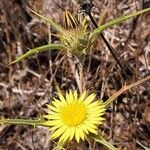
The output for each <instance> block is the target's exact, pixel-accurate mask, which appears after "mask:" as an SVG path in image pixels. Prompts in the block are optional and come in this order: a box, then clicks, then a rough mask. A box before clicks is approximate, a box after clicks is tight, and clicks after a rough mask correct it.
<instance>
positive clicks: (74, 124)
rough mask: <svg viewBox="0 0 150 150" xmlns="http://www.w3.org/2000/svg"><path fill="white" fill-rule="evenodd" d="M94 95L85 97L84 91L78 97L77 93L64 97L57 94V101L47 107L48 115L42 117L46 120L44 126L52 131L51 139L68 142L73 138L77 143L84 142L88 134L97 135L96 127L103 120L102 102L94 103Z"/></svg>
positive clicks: (103, 106)
mask: <svg viewBox="0 0 150 150" xmlns="http://www.w3.org/2000/svg"><path fill="white" fill-rule="evenodd" d="M95 96H96V95H95V94H94V93H93V94H91V95H89V96H87V92H86V91H84V92H83V94H82V95H81V96H79V97H78V94H77V91H74V92H72V91H69V92H66V95H65V97H64V96H63V95H62V93H61V92H58V97H59V99H55V98H54V100H53V101H52V104H50V105H48V114H47V115H45V116H43V117H44V118H46V119H48V120H47V121H45V123H44V124H45V125H46V126H49V127H50V130H51V131H54V133H53V134H52V136H51V138H52V139H56V138H59V142H67V141H68V142H69V141H71V140H72V139H73V138H75V140H76V141H77V142H79V141H80V140H81V139H82V140H84V139H85V137H86V135H88V134H89V133H94V134H97V126H98V125H100V124H102V121H103V120H105V119H104V118H103V117H102V116H103V115H104V113H105V105H104V104H103V102H100V101H94V99H95Z"/></svg>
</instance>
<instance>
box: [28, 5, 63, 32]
mask: <svg viewBox="0 0 150 150" xmlns="http://www.w3.org/2000/svg"><path fill="white" fill-rule="evenodd" d="M29 9H30V8H29ZM30 11H31V12H32V13H34V14H35V15H36V16H38V17H39V18H41V19H43V20H45V21H46V22H48V23H49V24H50V25H52V26H53V27H54V28H55V29H56V30H57V31H58V32H61V33H62V31H63V28H62V27H61V26H60V25H58V24H57V23H55V22H54V21H53V20H52V19H50V18H47V17H44V16H43V15H41V14H39V13H37V12H35V11H34V10H32V9H30Z"/></svg>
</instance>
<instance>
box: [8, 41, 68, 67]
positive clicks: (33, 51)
mask: <svg viewBox="0 0 150 150" xmlns="http://www.w3.org/2000/svg"><path fill="white" fill-rule="evenodd" d="M50 49H51V50H56V49H57V50H65V51H67V48H66V47H65V46H63V45H61V44H48V45H44V46H40V47H37V48H33V49H30V50H29V51H28V52H26V53H25V54H23V55H21V56H19V57H18V58H17V59H16V60H14V61H13V62H11V63H10V64H9V65H11V64H15V63H17V62H19V61H21V60H22V59H25V58H26V57H29V56H30V55H33V54H36V53H40V52H44V51H47V50H50Z"/></svg>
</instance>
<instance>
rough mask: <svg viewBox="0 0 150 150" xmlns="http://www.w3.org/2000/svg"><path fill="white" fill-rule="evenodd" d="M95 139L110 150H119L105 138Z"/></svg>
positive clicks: (97, 137) (96, 136) (98, 137)
mask: <svg viewBox="0 0 150 150" xmlns="http://www.w3.org/2000/svg"><path fill="white" fill-rule="evenodd" d="M93 138H94V140H95V141H96V142H98V143H101V144H103V145H104V146H105V147H107V148H108V149H109V150H119V149H118V148H116V147H114V146H113V145H112V144H110V143H109V142H107V141H106V140H105V139H104V138H102V136H98V135H95V136H94V137H93Z"/></svg>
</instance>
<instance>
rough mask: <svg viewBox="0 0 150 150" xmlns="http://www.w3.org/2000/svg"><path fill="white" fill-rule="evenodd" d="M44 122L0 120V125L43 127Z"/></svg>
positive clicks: (39, 120) (41, 120) (38, 120)
mask: <svg viewBox="0 0 150 150" xmlns="http://www.w3.org/2000/svg"><path fill="white" fill-rule="evenodd" d="M44 122H45V120H43V119H35V120H32V119H5V118H1V119H0V124H2V125H4V124H11V125H32V126H44V124H43V123H44Z"/></svg>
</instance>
